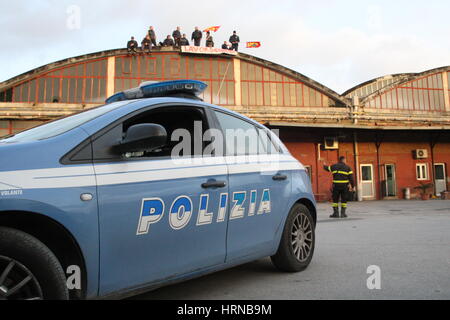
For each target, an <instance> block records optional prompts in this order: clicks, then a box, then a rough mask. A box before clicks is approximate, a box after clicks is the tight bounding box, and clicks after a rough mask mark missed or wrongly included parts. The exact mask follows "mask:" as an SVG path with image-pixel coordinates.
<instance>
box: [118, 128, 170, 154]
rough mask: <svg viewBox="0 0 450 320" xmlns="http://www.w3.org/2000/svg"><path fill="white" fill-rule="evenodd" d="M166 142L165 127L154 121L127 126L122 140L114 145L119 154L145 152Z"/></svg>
mask: <svg viewBox="0 0 450 320" xmlns="http://www.w3.org/2000/svg"><path fill="white" fill-rule="evenodd" d="M166 143H167V131H166V129H165V128H164V127H163V126H161V125H159V124H154V123H143V124H136V125H134V126H131V127H129V128H128V130H127V132H126V134H125V138H124V139H123V141H122V142H121V143H119V144H117V145H115V146H114V148H113V149H114V151H115V152H117V153H119V154H125V153H129V152H145V151H151V150H154V149H157V148H161V147H163V146H165V145H166Z"/></svg>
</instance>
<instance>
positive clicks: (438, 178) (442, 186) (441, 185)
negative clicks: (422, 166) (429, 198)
mask: <svg viewBox="0 0 450 320" xmlns="http://www.w3.org/2000/svg"><path fill="white" fill-rule="evenodd" d="M434 181H435V184H436V195H437V196H439V195H440V194H441V192H443V191H447V179H446V174H445V165H444V164H443V163H436V164H435V165H434Z"/></svg>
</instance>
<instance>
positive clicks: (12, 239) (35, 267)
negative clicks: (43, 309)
mask: <svg viewBox="0 0 450 320" xmlns="http://www.w3.org/2000/svg"><path fill="white" fill-rule="evenodd" d="M68 298H69V294H68V289H67V285H66V277H65V274H64V271H63V268H62V267H61V264H60V263H59V261H58V259H57V258H56V256H55V255H54V254H53V253H52V252H51V251H50V249H49V248H47V247H46V246H45V245H44V244H43V243H42V242H40V241H39V240H38V239H36V238H34V237H32V236H31V235H29V234H27V233H24V232H22V231H19V230H16V229H11V228H5V227H0V300H44V299H45V300H66V299H68Z"/></svg>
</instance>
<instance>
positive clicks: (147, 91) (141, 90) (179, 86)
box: [106, 80, 208, 104]
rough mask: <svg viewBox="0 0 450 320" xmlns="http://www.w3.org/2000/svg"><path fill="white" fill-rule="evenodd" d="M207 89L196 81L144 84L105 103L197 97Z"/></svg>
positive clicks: (119, 93)
mask: <svg viewBox="0 0 450 320" xmlns="http://www.w3.org/2000/svg"><path fill="white" fill-rule="evenodd" d="M207 87H208V85H207V84H205V83H203V82H201V81H197V80H175V81H164V82H144V83H142V84H141V85H140V86H139V87H138V88H133V89H130V90H126V91H122V92H118V93H116V94H115V95H113V96H111V97H109V98H108V99H106V103H107V104H109V103H113V102H118V101H124V100H134V99H142V98H157V97H168V96H171V95H176V94H183V95H187V96H189V95H191V96H195V97H198V96H199V95H200V94H201V93H202V92H203V91H205V89H206V88H207Z"/></svg>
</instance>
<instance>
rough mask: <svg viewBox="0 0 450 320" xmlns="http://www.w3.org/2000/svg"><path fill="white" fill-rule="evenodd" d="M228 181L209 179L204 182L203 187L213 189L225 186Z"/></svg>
mask: <svg viewBox="0 0 450 320" xmlns="http://www.w3.org/2000/svg"><path fill="white" fill-rule="evenodd" d="M226 186H227V183H226V182H225V181H213V180H211V181H208V182H205V183H203V184H202V188H203V189H211V188H225V187H226Z"/></svg>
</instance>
